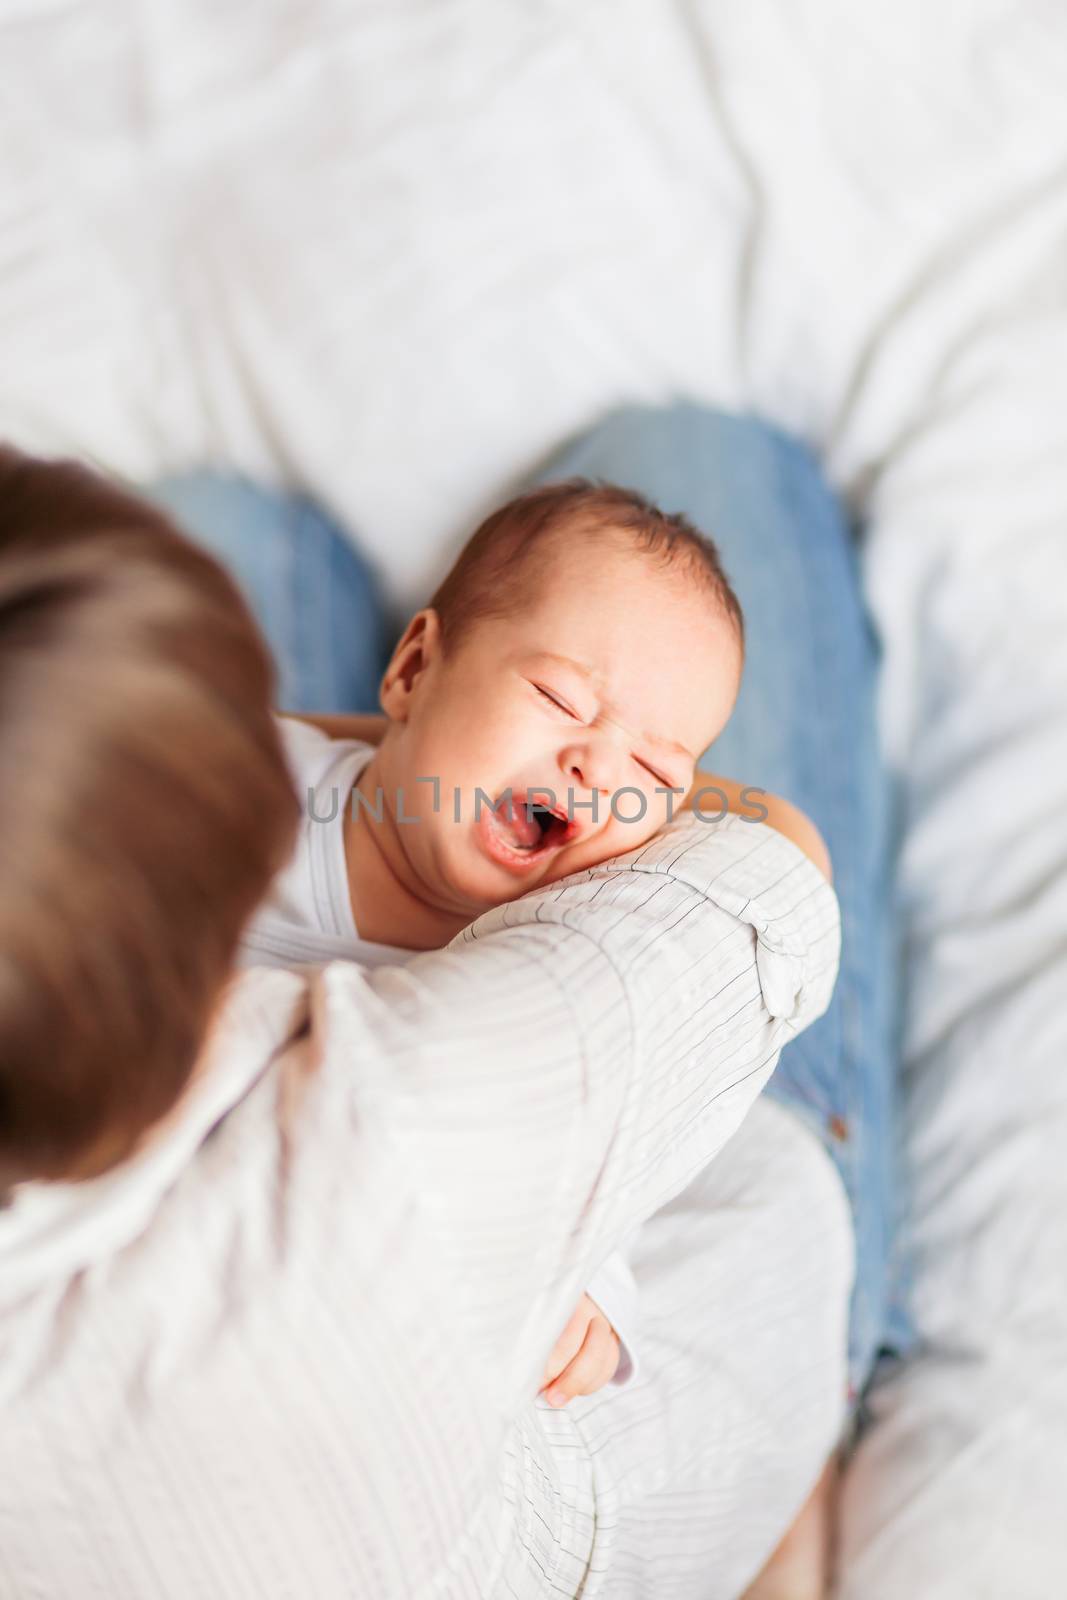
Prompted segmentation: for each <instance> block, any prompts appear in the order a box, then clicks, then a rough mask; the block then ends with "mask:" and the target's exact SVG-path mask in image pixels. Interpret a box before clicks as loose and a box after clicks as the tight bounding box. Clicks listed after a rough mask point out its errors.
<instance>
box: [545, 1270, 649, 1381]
mask: <svg viewBox="0 0 1067 1600" xmlns="http://www.w3.org/2000/svg"><path fill="white" fill-rule="evenodd" d="M637 1338H638V1308H637V1280H636V1279H635V1278H634V1275H633V1273H632V1272H631V1271H630V1266H629V1263H628V1261H627V1260H626V1257H625V1256H624V1255H623V1254H622V1252H621V1251H619V1250H617V1251H616V1252H615V1254H614V1255H611V1256H609V1257H608V1259H607V1260H606V1261H605V1262H604V1265H603V1266H602V1267H601V1268H600V1270H599V1271H598V1272H595V1273H594V1274H593V1276H592V1278H591V1279H590V1281H589V1288H588V1291H587V1292H586V1293H585V1294H583V1295H582V1297H581V1299H580V1300H579V1301H578V1304H577V1306H576V1307H575V1309H574V1312H573V1314H572V1316H571V1317H570V1319H569V1320H568V1322H567V1326H566V1327H565V1328H564V1330H563V1332H562V1333H561V1334H560V1336H559V1338H558V1339H557V1340H556V1344H555V1346H554V1348H553V1351H552V1354H551V1355H550V1356H549V1358H548V1363H547V1365H546V1367H545V1370H544V1373H543V1375H542V1378H541V1393H542V1394H543V1395H544V1396H545V1398H546V1400H547V1401H548V1402H549V1404H550V1405H553V1406H565V1405H566V1404H567V1402H568V1400H573V1399H574V1397H575V1395H579V1394H595V1393H596V1392H597V1390H598V1389H603V1388H604V1386H605V1384H608V1383H616V1384H624V1383H628V1382H629V1381H630V1379H631V1378H632V1377H633V1376H634V1374H635V1373H636V1371H637V1354H636V1351H637Z"/></svg>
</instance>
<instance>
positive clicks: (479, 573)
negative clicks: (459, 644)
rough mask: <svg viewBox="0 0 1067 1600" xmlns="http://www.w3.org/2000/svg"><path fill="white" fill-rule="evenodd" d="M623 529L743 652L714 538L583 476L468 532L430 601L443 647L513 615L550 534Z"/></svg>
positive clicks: (639, 497) (739, 616)
mask: <svg viewBox="0 0 1067 1600" xmlns="http://www.w3.org/2000/svg"><path fill="white" fill-rule="evenodd" d="M619 533H621V534H623V535H625V536H629V537H630V538H632V539H633V541H634V543H635V545H636V546H637V548H638V549H639V550H642V551H643V552H645V553H646V554H648V555H649V556H650V557H652V558H653V559H657V558H658V559H659V560H660V561H662V562H664V563H665V564H668V565H674V564H678V565H683V566H684V569H685V570H686V572H687V575H691V576H692V577H694V578H695V579H696V580H697V581H698V582H702V583H703V584H705V585H706V587H707V589H708V591H709V593H710V595H711V598H712V601H713V603H714V604H715V605H717V606H718V607H719V609H720V610H721V611H722V612H723V613H724V614H725V615H726V617H727V618H728V620H729V622H730V624H731V626H732V627H733V629H734V632H735V634H736V636H737V643H738V647H739V649H740V651H741V653H742V656H743V654H744V648H745V621H744V615H743V613H742V610H741V605H740V602H739V601H738V598H737V595H736V594H735V593H734V590H733V587H732V586H731V584H730V580H729V579H728V578H727V576H726V573H725V572H724V570H723V567H722V562H721V561H720V558H719V551H718V548H717V546H716V544H715V541H714V540H713V539H711V538H709V537H708V535H707V534H705V533H702V532H701V531H700V529H699V528H697V527H696V526H694V524H693V523H692V522H690V520H689V518H688V517H686V516H683V515H682V513H681V512H666V511H661V510H660V509H659V507H658V506H656V505H654V504H653V503H652V501H651V500H648V499H646V498H645V496H644V495H643V494H638V493H637V491H636V490H635V489H624V488H620V487H619V486H618V485H617V484H612V483H602V482H597V481H593V480H591V479H588V478H568V479H566V480H565V481H564V482H561V483H550V484H546V485H545V486H544V487H542V488H539V489H531V490H529V491H528V492H527V493H526V494H521V495H519V496H517V498H516V499H514V500H509V501H508V502H507V504H506V505H503V506H501V507H500V508H499V509H498V510H497V511H494V512H492V513H491V515H490V516H488V517H486V519H485V521H484V522H483V523H482V524H481V525H480V526H479V527H478V528H477V529H476V530H475V531H474V533H473V534H472V535H471V537H470V538H469V539H468V541H467V543H466V544H465V545H464V547H463V549H462V550H461V551H460V553H459V555H458V557H457V558H456V561H455V563H454V564H453V566H452V568H451V570H450V571H449V572H448V574H447V576H446V577H445V578H444V579H443V580H442V582H441V583H440V584H439V585H438V588H437V590H436V592H435V593H434V595H433V598H432V599H431V601H430V605H431V606H432V607H433V609H434V610H435V611H436V612H437V614H438V618H439V620H440V625H441V637H442V642H443V644H444V646H445V648H446V649H447V648H448V646H449V645H450V644H452V643H453V642H454V641H455V640H456V639H457V638H458V637H459V636H460V635H461V634H462V632H463V631H464V630H465V629H466V628H467V627H469V626H470V624H471V623H472V622H475V621H477V620H479V619H481V618H485V617H508V616H513V615H514V614H515V613H516V612H517V611H518V610H520V609H521V607H522V606H523V605H524V604H525V603H526V602H527V601H528V598H529V595H528V587H527V586H526V584H525V579H526V578H527V577H528V575H529V569H530V565H531V563H532V562H533V560H534V558H535V556H536V555H537V554H538V553H540V554H542V555H543V554H544V553H545V550H544V547H545V546H546V544H547V543H548V542H549V541H550V540H552V539H555V538H563V537H569V538H581V537H583V536H584V537H591V538H597V537H605V536H607V537H610V536H612V535H617V534H619Z"/></svg>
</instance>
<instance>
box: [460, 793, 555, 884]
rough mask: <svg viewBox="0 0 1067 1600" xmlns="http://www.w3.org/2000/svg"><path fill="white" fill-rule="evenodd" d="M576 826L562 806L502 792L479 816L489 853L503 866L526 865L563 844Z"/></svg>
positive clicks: (540, 858)
mask: <svg viewBox="0 0 1067 1600" xmlns="http://www.w3.org/2000/svg"><path fill="white" fill-rule="evenodd" d="M576 831H577V829H576V827H575V825H574V824H573V823H571V822H570V821H569V820H568V818H567V814H566V812H565V811H564V809H563V807H562V806H550V805H548V804H546V803H545V802H544V801H542V800H538V799H536V798H532V799H527V798H526V796H525V795H521V794H516V795H512V796H511V798H510V801H509V799H508V796H507V795H506V794H505V795H504V796H502V797H501V798H500V799H499V800H497V801H496V802H495V803H494V805H493V808H492V809H491V810H490V808H489V807H488V806H487V807H486V808H485V809H484V810H483V812H482V817H481V832H482V836H483V838H484V840H485V843H486V846H487V848H488V849H489V852H490V854H491V855H492V856H494V857H495V859H496V860H498V861H500V862H502V864H503V865H505V866H512V865H514V866H520V865H521V866H528V865H532V864H533V862H534V861H536V860H542V859H543V858H544V857H545V856H546V855H549V854H550V853H551V852H552V851H553V850H556V849H558V848H559V847H560V846H561V845H563V844H565V843H566V842H567V840H568V839H569V838H570V836H571V834H572V833H574V832H576Z"/></svg>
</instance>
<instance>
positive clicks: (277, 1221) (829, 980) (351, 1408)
mask: <svg viewBox="0 0 1067 1600" xmlns="http://www.w3.org/2000/svg"><path fill="white" fill-rule="evenodd" d="M839 953H840V920H839V911H838V905H837V899H836V896H835V894H834V892H833V889H832V888H831V886H830V885H829V884H828V883H827V881H826V880H825V879H824V878H823V876H822V874H821V873H820V872H819V871H818V869H817V868H816V867H815V866H814V865H813V864H812V863H811V862H810V861H809V860H808V859H807V857H806V856H804V855H803V854H802V852H801V851H800V850H798V849H797V847H796V846H795V845H793V844H792V843H791V842H790V841H789V840H787V839H785V838H783V837H782V836H781V835H779V834H777V833H775V832H774V831H773V830H772V829H770V828H769V827H767V826H766V825H765V824H762V823H754V822H748V821H746V820H744V819H742V818H740V817H736V816H727V817H725V818H723V819H721V820H717V821H709V822H701V821H700V820H698V819H695V818H692V817H687V818H685V819H684V820H681V821H679V822H678V823H676V824H674V825H672V826H671V827H668V828H666V829H664V830H663V831H662V832H661V833H660V834H659V835H657V836H656V838H655V839H653V840H652V841H651V842H650V843H649V844H647V845H646V846H644V847H643V848H642V849H641V850H639V851H636V852H633V853H632V854H631V855H629V856H626V857H622V858H620V859H619V860H617V861H616V862H613V863H605V864H603V865H602V866H599V867H597V868H595V869H591V870H589V871H587V872H584V873H581V874H576V875H575V876H574V877H573V878H571V879H568V880H566V881H564V882H562V883H557V884H553V885H552V886H551V887H549V888H547V889H545V890H541V891H535V892H534V893H532V894H529V895H527V896H524V897H523V898H522V899H521V900H519V901H517V902H514V903H511V904H508V905H505V906H502V907H499V908H497V909H496V910H494V911H491V912H489V913H487V914H486V915H485V916H483V917H481V918H479V920H478V921H477V922H476V923H474V924H472V926H471V927H470V928H468V929H465V930H464V932H463V933H462V934H461V935H459V936H458V937H457V939H456V940H454V941H453V943H452V944H451V945H450V946H448V947H447V948H446V949H444V950H442V951H434V952H428V953H425V954H423V955H420V956H417V957H415V958H414V959H413V960H411V961H410V962H409V963H408V964H407V965H406V966H404V967H391V966H382V967H378V968H376V969H374V970H367V969H364V968H361V967H359V966H357V965H354V964H352V963H342V962H336V963H332V964H330V965H328V966H326V967H325V968H323V969H322V970H321V971H320V972H318V973H297V972H285V971H276V970H264V969H260V970H254V971H251V972H248V973H246V974H244V975H243V976H242V977H241V978H240V979H239V980H238V981H237V982H236V983H235V984H234V986H233V988H232V991H231V992H230V994H229V996H228V1000H227V1004H226V1006H225V1008H224V1010H223V1012H222V1014H221V1016H220V1019H219V1021H218V1023H217V1026H216V1029H215V1031H214V1034H213V1038H212V1044H211V1049H210V1054H209V1057H208V1060H207V1064H206V1067H205V1069H204V1071H203V1072H202V1074H201V1075H200V1076H199V1077H198V1079H197V1080H196V1081H195V1082H194V1084H193V1086H192V1087H191V1089H190V1091H189V1093H188V1096H187V1098H186V1100H185V1101H184V1102H183V1103H182V1105H181V1106H180V1107H179V1108H178V1109H177V1110H176V1112H175V1113H174V1115H173V1116H172V1117H171V1118H170V1119H169V1121H168V1123H167V1124H166V1125H165V1126H164V1127H163V1128H162V1129H161V1130H160V1131H159V1134H158V1137H157V1139H156V1140H155V1142H154V1143H152V1144H151V1145H149V1146H148V1147H147V1148H146V1149H145V1150H144V1151H143V1152H142V1153H141V1154H140V1155H139V1156H137V1157H135V1158H133V1159H131V1160H129V1161H128V1162H126V1163H125V1164H124V1165H123V1166H121V1167H120V1168H118V1169H116V1170H115V1171H114V1172H113V1173H111V1174H109V1175H107V1176H105V1177H102V1178H99V1179H96V1180H94V1181H92V1182H88V1183H82V1184H72V1185H62V1184H60V1185H44V1184H37V1185H35V1184H28V1185H24V1186H21V1187H20V1188H19V1189H17V1190H16V1191H15V1193H14V1197H13V1200H12V1203H11V1204H10V1205H9V1206H8V1208H7V1209H6V1210H4V1211H0V1406H2V1428H0V1481H2V1483H3V1486H4V1487H3V1495H2V1499H0V1594H3V1595H4V1596H5V1597H6V1596H9V1595H10V1596H18V1597H22V1596H31V1595H32V1596H42V1597H52V1596H55V1597H57V1600H58V1597H60V1596H63V1597H66V1596H70V1595H77V1596H78V1600H97V1597H99V1600H105V1597H106V1600H146V1597H156V1596H168V1597H174V1600H188V1597H189V1596H191V1595H205V1596H225V1597H226V1600H246V1597H247V1600H253V1597H254V1600H264V1597H283V1596H294V1597H295V1596H299V1597H300V1600H303V1597H305V1596H308V1595H314V1596H316V1597H332V1596H357V1597H366V1600H386V1597H389V1600H392V1597H397V1600H400V1597H415V1596H418V1597H429V1596H431V1595H432V1596H447V1597H453V1596H454V1597H457V1600H458V1597H475V1596H477V1597H483V1596H488V1595H493V1596H495V1595H509V1596H520V1597H522V1600H525V1597H528V1596H529V1597H533V1596H540V1595H543V1594H545V1593H549V1592H551V1593H553V1594H562V1595H576V1594H577V1593H578V1591H579V1588H580V1586H581V1584H582V1581H583V1575H584V1574H585V1573H586V1571H587V1569H588V1566H589V1562H590V1559H591V1556H592V1553H593V1547H594V1543H595V1539H596V1526H597V1521H596V1519H597V1504H598V1498H599V1497H600V1496H601V1495H602V1494H603V1493H605V1492H608V1493H610V1487H611V1486H610V1484H601V1483H598V1481H597V1473H596V1469H595V1463H594V1461H593V1459H592V1458H591V1456H590V1455H589V1453H588V1452H584V1453H583V1452H582V1451H581V1450H569V1451H568V1450H556V1449H553V1447H552V1445H551V1441H550V1437H549V1435H548V1433H547V1432H546V1430H545V1429H544V1428H543V1426H542V1425H541V1422H540V1420H539V1413H538V1411H537V1409H536V1407H535V1406H534V1404H533V1403H532V1402H531V1400H530V1396H531V1395H532V1394H533V1393H534V1390H535V1388H536V1382H537V1379H538V1376H539V1373H540V1370H541V1367H542V1364H543V1362H544V1360H545V1358H546V1355H547V1353H548V1350H549V1349H550V1347H551V1345H552V1343H553V1341H554V1339H555V1337H556V1334H557V1333H558V1331H559V1328H560V1327H561V1326H562V1322H563V1320H564V1318H565V1316H566V1314H567V1312H568V1311H569V1309H570V1308H571V1307H572V1306H573V1303H574V1300H575V1298H576V1295H577V1293H578V1291H579V1289H580V1287H581V1286H582V1284H583V1283H585V1282H586V1281H587V1279H588V1275H589V1271H590V1268H591V1264H592V1263H593V1262H594V1261H595V1260H596V1259H598V1258H600V1257H602V1256H603V1255H604V1254H605V1253H606V1252H607V1251H608V1250H610V1249H611V1248H613V1247H614V1246H615V1245H616V1244H617V1243H618V1241H619V1240H620V1239H621V1238H622V1237H623V1236H624V1235H625V1234H626V1233H627V1232H628V1231H629V1230H630V1229H632V1228H633V1227H635V1226H637V1225H639V1224H640V1223H641V1222H642V1221H643V1219H645V1218H647V1217H648V1216H650V1215H651V1214H652V1213H653V1212H654V1211H656V1210H658V1208H659V1207H660V1206H662V1205H663V1204H664V1203H665V1202H666V1201H667V1200H668V1199H669V1198H670V1197H671V1196H673V1195H675V1194H677V1193H678V1192H679V1191H680V1190H682V1189H683V1188H684V1187H685V1186H686V1185H687V1184H688V1182H689V1181H690V1180H691V1179H692V1178H693V1176H694V1174H696V1173H697V1172H698V1171H700V1170H701V1169H702V1168H703V1167H704V1166H705V1165H706V1164H707V1163H708V1162H709V1161H710V1160H711V1159H712V1158H713V1157H714V1156H715V1154H716V1153H717V1152H718V1151H719V1150H720V1149H721V1148H722V1146H723V1144H724V1143H725V1142H726V1141H727V1140H728V1139H729V1138H730V1136H731V1135H732V1133H733V1132H734V1131H735V1130H736V1128H737V1127H738V1125H739V1123H740V1121H741V1119H742V1118H743V1117H744V1115H745V1113H746V1111H747V1110H748V1108H749V1107H750V1106H751V1104H752V1102H753V1100H754V1099H755V1097H756V1096H757V1095H758V1093H759V1091H760V1089H761V1088H762V1087H763V1085H764V1083H765V1082H766V1080H767V1077H768V1076H769V1074H770V1072H771V1070H772V1068H773V1065H774V1063H775V1061H776V1059H777V1056H778V1052H779V1051H780V1049H781V1048H782V1046H783V1045H785V1044H786V1043H787V1042H788V1041H789V1040H790V1039H792V1038H793V1037H794V1036H795V1035H796V1034H797V1032H798V1031H799V1030H801V1029H802V1028H804V1027H806V1026H807V1025H808V1024H809V1023H811V1022H812V1021H814V1020H815V1019H816V1018H817V1017H818V1016H819V1015H821V1014H822V1012H823V1011H824V1009H825V1007H826V1005H827V1003H828V1000H829V996H830V993H831V991H832V987H833V983H834V980H835V976H836V972H837V966H838V959H839ZM608 1592H609V1593H610V1589H609V1590H608Z"/></svg>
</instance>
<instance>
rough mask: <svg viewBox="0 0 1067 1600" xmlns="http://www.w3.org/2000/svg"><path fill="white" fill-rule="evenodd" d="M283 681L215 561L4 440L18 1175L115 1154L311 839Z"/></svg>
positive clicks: (3, 1000) (81, 475) (5, 781)
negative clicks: (289, 863) (297, 837)
mask: <svg viewBox="0 0 1067 1600" xmlns="http://www.w3.org/2000/svg"><path fill="white" fill-rule="evenodd" d="M273 687H274V674H273V669H272V665H271V662H270V658H269V655H268V653H267V649H266V646H265V645H264V643H263V642H262V640H261V638H260V635H259V633H258V632H257V630H256V627H255V624H254V623H253V621H252V618H251V616H250V615H249V612H248V610H247V607H246V606H245V604H244V602H243V600H242V599H241V597H240V595H239V594H238V592H237V590H236V588H235V587H234V584H233V582H232V581H231V580H230V578H229V577H227V575H226V574H225V573H224V572H223V570H222V569H221V568H220V567H219V566H218V565H217V563H216V562H215V561H213V560H212V559H211V558H210V557H209V556H207V555H206V554H204V553H203V552H202V551H200V550H198V549H197V548H196V547H195V546H193V545H191V544H190V543H189V542H188V541H187V540H186V539H184V538H183V537H182V536H181V535H180V534H178V533H177V532H176V531H175V530H174V529H173V528H172V526H171V525H170V524H169V523H168V522H167V521H166V519H165V518H164V517H163V516H162V515H161V514H160V513H159V512H157V511H155V510H153V509H152V508H150V507H148V506H147V505H145V504H144V503H143V502H142V501H140V500H138V499H137V498H136V497H135V496H133V495H132V494H129V493H127V492H125V491H124V490H122V489H120V488H118V487H117V486H116V485H114V484H113V483H111V482H109V481H107V480H105V479H104V478H101V477H99V476H97V475H95V474H93V473H91V472H89V471H87V470H85V469H84V468H82V467H79V466H76V465H73V464H70V463H55V462H42V461H37V460H33V459H31V458H29V457H27V456H25V455H22V454H20V453H18V452H16V451H13V450H9V449H5V448H3V447H0V1190H2V1189H3V1188H4V1187H7V1186H8V1185H10V1184H12V1183H15V1182H19V1181H21V1180H24V1179H29V1178H60V1177H63V1178H72V1177H83V1176H89V1175H91V1174H93V1173H96V1172H100V1171H103V1170H105V1169H106V1168H107V1167H109V1166H111V1165H112V1164H114V1163H115V1162H116V1161H118V1160H120V1159H121V1158H122V1157H123V1156H124V1155H125V1154H127V1153H128V1152H129V1151H130V1150H131V1149H132V1147H133V1146H134V1145H135V1144H136V1142H137V1141H138V1139H139V1138H140V1137H141V1135H142V1134H143V1133H144V1132H145V1130H146V1129H147V1128H148V1127H149V1126H150V1125H151V1124H152V1123H154V1122H155V1121H157V1120H158V1119H159V1118H160V1117H161V1116H162V1115H163V1114H164V1113H165V1112H167V1111H168V1110H169V1109H170V1108H171V1106H172V1105H173V1104H174V1103H175V1102H176V1100H177V1099H178V1097H179V1095H180V1094H181V1092H182V1090H183V1088H184V1087H185V1084H186V1082H187V1080H188V1077H189V1074H190V1072H191V1070H192V1067H193V1064H194V1062H195V1060H196V1057H197V1054H198V1052H199V1049H200V1045H201V1042H202V1038H203V1035H204V1032H205V1030H206V1027H207V1023H208V1019H209V1016H210V1014H211V1011H212V1009H213V1007H214V1005H215V1002H216V1000H217V999H218V997H219V994H220V992H221V989H222V987H223V985H224V983H225V981H226V979H227V977H228V976H229V974H230V971H231V968H232V964H233V959H234V955H235V951H236V946H237V941H238V938H239V935H240V932H241V929H242V927H243V925H244V923H245V922H246V920H247V918H248V917H249V915H250V914H251V912H252V910H253V909H254V907H255V906H256V904H257V902H258V901H259V900H260V898H261V897H262V896H263V894H264V893H265V892H266V890H267V887H268V884H269V881H270V878H271V876H272V874H273V873H274V872H275V870H277V868H278V867H280V866H281V865H282V864H283V862H284V861H285V859H286V857H287V855H288V852H289V850H290V848H291V844H292V839H293V834H294V830H295V825H296V818H297V801H296V797H295V794H294V792H293V787H292V781H291V778H290V776H289V773H288V769H287V767H286V764H285V760H284V756H283V754H282V750H281V747H280V745H279V741H278V738H277V735H276V732H275V727H274V723H273V719H272V716H271V704H272V692H273Z"/></svg>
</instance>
